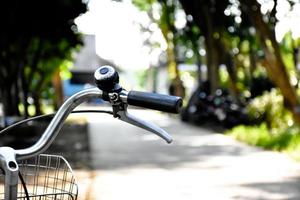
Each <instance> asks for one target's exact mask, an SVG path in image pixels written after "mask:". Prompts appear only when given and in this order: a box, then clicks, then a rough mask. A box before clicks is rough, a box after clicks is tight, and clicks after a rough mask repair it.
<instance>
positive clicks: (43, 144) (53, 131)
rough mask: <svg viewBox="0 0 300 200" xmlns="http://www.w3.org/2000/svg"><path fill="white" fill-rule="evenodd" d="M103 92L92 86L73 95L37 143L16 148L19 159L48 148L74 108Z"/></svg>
mask: <svg viewBox="0 0 300 200" xmlns="http://www.w3.org/2000/svg"><path fill="white" fill-rule="evenodd" d="M102 94H103V92H102V91H101V90H99V89H98V88H90V89H86V90H83V91H81V92H79V93H76V94H74V95H73V96H71V97H70V98H69V99H68V100H67V101H66V102H65V103H64V104H63V105H62V106H61V107H60V109H59V110H58V111H57V113H56V115H55V116H54V118H53V119H52V120H51V122H50V124H49V125H48V127H47V128H46V130H45V132H44V133H43V135H42V136H41V138H40V139H39V140H38V141H37V143H36V144H34V145H33V146H31V147H28V148H25V149H19V150H16V157H17V160H22V159H27V158H30V157H32V156H35V155H38V154H40V153H42V152H44V151H45V150H47V149H48V147H49V146H50V145H51V143H52V142H53V140H54V139H55V137H56V136H57V134H58V132H59V131H60V130H61V128H62V126H63V124H64V121H65V120H66V118H67V117H68V115H69V114H70V113H71V112H72V111H73V109H75V108H76V107H77V106H78V105H79V104H81V103H83V102H85V101H87V100H89V99H91V98H102Z"/></svg>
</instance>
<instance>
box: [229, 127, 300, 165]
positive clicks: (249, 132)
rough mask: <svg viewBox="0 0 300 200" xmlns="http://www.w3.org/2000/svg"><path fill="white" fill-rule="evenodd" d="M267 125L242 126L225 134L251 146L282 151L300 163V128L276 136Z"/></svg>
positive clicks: (291, 128) (292, 128)
mask: <svg viewBox="0 0 300 200" xmlns="http://www.w3.org/2000/svg"><path fill="white" fill-rule="evenodd" d="M273 132H276V131H272V133H271V132H270V131H269V129H268V128H267V126H266V124H265V123H263V124H261V125H258V126H244V125H240V126H237V127H234V128H233V129H231V130H228V131H226V132H225V134H227V135H230V136H232V137H234V138H235V139H237V140H239V141H242V142H245V143H248V144H250V145H254V146H258V147H262V148H264V149H268V150H274V151H280V152H285V153H287V154H289V155H290V156H291V157H293V158H294V159H296V160H298V161H300V127H299V126H296V125H294V126H291V127H288V128H287V129H285V130H284V131H282V132H279V133H276V134H274V133H273Z"/></svg>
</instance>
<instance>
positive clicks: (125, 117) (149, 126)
mask: <svg viewBox="0 0 300 200" xmlns="http://www.w3.org/2000/svg"><path fill="white" fill-rule="evenodd" d="M118 115H119V119H120V120H122V121H124V122H127V123H129V124H132V125H134V126H138V127H140V128H142V129H145V130H147V131H150V132H152V133H154V134H156V135H157V136H159V137H161V138H162V139H164V140H165V141H166V142H167V143H171V142H172V141H173V139H172V136H171V135H169V133H167V132H166V131H165V130H163V129H162V128H160V127H158V126H157V125H155V124H154V123H152V122H149V121H145V120H142V119H140V118H137V117H135V116H133V115H131V114H130V113H128V112H127V109H126V108H125V110H121V111H118Z"/></svg>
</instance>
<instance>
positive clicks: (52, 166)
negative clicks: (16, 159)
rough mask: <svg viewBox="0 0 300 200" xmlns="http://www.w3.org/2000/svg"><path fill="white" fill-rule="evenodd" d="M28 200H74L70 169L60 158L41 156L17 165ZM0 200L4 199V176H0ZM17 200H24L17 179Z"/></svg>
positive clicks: (24, 196)
mask: <svg viewBox="0 0 300 200" xmlns="http://www.w3.org/2000/svg"><path fill="white" fill-rule="evenodd" d="M19 170H20V173H21V175H22V177H23V179H24V181H25V184H26V188H27V191H28V194H29V197H30V199H33V200H46V199H47V200H48V199H51V200H52V199H53V200H75V199H77V195H78V186H77V184H76V182H75V178H74V175H73V172H72V169H71V167H70V165H69V164H68V162H67V161H66V160H65V159H64V158H63V157H62V156H56V155H46V154H41V155H38V156H36V157H34V158H31V159H28V160H24V161H21V162H20V163H19ZM0 179H1V186H2V187H1V191H0V199H4V175H3V174H2V175H0ZM18 199H24V200H26V199H27V197H26V192H25V189H24V187H23V185H22V184H21V180H20V179H19V184H18Z"/></svg>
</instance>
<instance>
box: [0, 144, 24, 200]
mask: <svg viewBox="0 0 300 200" xmlns="http://www.w3.org/2000/svg"><path fill="white" fill-rule="evenodd" d="M0 168H1V169H2V170H3V171H4V174H5V186H4V192H5V196H4V199H5V200H14V199H17V193H18V173H19V166H18V164H17V162H16V155H15V150H14V149H12V148H10V147H1V148H0Z"/></svg>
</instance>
